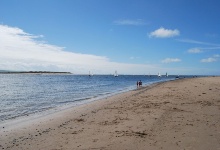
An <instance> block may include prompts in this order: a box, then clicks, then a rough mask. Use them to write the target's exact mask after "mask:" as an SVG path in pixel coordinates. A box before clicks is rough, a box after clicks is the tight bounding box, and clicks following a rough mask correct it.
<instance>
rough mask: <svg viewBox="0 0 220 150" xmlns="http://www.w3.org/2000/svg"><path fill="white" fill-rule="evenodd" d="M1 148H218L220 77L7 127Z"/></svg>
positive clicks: (162, 85)
mask: <svg viewBox="0 0 220 150" xmlns="http://www.w3.org/2000/svg"><path fill="white" fill-rule="evenodd" d="M0 149H10V150H11V149H12V150H20V149H22V150H28V149H30V150H74V149H77V150H78V149H79V150H95V149H97V150H157V149H165V150H177V149H178V150H179V149H181V150H184V149H185V150H218V149H220V77H205V78H192V79H179V80H175V81H169V82H165V83H159V84H157V85H153V86H150V87H143V88H139V89H137V90H134V91H130V92H126V93H123V94H119V95H115V96H112V97H109V98H106V99H103V100H99V101H95V102H92V103H89V104H85V105H81V106H78V107H74V108H70V109H67V110H64V111H61V112H58V113H54V114H51V115H47V116H44V117H40V118H37V119H32V120H31V121H26V122H23V123H18V124H16V126H10V127H8V126H5V127H4V128H3V127H2V128H1V129H0Z"/></svg>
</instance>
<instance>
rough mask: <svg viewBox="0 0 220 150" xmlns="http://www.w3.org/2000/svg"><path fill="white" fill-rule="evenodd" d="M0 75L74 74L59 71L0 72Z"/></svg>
mask: <svg viewBox="0 0 220 150" xmlns="http://www.w3.org/2000/svg"><path fill="white" fill-rule="evenodd" d="M0 74H72V73H71V72H57V71H0Z"/></svg>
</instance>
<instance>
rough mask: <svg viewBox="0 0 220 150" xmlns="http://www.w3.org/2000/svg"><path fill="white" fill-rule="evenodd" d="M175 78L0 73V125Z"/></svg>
mask: <svg viewBox="0 0 220 150" xmlns="http://www.w3.org/2000/svg"><path fill="white" fill-rule="evenodd" d="M174 79H175V76H169V77H161V78H158V77H157V76H151V77H148V76H139V75H121V76H118V77H114V76H113V75H94V76H92V77H89V76H85V75H84V76H82V75H30V74H0V83H1V84H0V90H1V91H0V123H1V122H4V121H6V120H11V119H15V118H19V117H22V116H27V115H31V114H36V113H42V112H46V111H48V110H51V109H54V108H59V107H64V106H74V105H79V104H82V103H88V102H91V101H93V100H97V99H100V98H103V97H106V96H110V95H114V94H116V93H120V92H124V91H129V90H132V89H135V88H136V82H137V81H138V80H142V82H143V85H149V84H152V83H156V82H162V81H167V80H174Z"/></svg>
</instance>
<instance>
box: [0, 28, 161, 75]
mask: <svg viewBox="0 0 220 150" xmlns="http://www.w3.org/2000/svg"><path fill="white" fill-rule="evenodd" d="M41 37H42V36H35V35H31V34H28V33H26V32H24V31H23V30H22V29H19V28H15V27H9V26H6V25H0V70H1V69H2V70H47V71H70V72H73V73H88V72H89V71H92V72H93V73H99V74H102V73H103V74H106V73H114V71H115V70H118V73H124V74H142V73H143V72H142V71H143V70H151V71H152V72H153V70H158V69H157V68H156V67H154V66H153V65H145V64H127V63H118V62H112V61H110V60H109V58H107V57H105V56H96V55H90V54H80V53H74V52H69V51H65V48H63V47H59V46H56V45H51V44H47V43H46V42H43V41H41V40H40V38H41Z"/></svg>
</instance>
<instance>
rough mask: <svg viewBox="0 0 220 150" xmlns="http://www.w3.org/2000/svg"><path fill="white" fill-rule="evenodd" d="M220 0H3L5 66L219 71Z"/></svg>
mask: <svg viewBox="0 0 220 150" xmlns="http://www.w3.org/2000/svg"><path fill="white" fill-rule="evenodd" d="M219 6H220V1H219V0H167V1H164V0H37V1H30V0H1V1H0V70H19V71H70V72H72V73H75V74H81V73H88V72H89V71H90V72H93V73H94V74H113V73H114V71H115V70H117V71H118V73H119V74H157V73H158V72H161V74H165V73H166V72H168V74H186V75H190V74H193V75H194V74H197V75H219V74H220V28H219V26H220V19H219V18H220V9H219Z"/></svg>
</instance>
